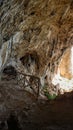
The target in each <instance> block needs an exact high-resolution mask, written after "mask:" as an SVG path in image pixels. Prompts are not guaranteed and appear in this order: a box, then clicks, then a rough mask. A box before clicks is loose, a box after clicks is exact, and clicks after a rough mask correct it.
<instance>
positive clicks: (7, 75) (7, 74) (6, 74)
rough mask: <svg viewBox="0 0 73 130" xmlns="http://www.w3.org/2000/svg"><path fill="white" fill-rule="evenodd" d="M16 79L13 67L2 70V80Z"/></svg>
mask: <svg viewBox="0 0 73 130" xmlns="http://www.w3.org/2000/svg"><path fill="white" fill-rule="evenodd" d="M16 77H17V71H16V69H15V68H14V67H13V66H11V65H10V66H6V67H5V68H4V70H3V75H2V79H8V80H10V79H15V78H16Z"/></svg>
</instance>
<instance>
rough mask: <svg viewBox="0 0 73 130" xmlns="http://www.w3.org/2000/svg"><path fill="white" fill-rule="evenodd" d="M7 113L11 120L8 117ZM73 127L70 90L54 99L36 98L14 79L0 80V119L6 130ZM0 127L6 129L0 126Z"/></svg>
mask: <svg viewBox="0 0 73 130" xmlns="http://www.w3.org/2000/svg"><path fill="white" fill-rule="evenodd" d="M11 115H13V116H14V118H15V119H11V118H10V117H11ZM14 120H16V121H17V122H18V124H17V125H18V127H19V128H20V130H73V93H71V94H70V93H69V94H65V95H63V96H59V97H58V98H57V99H55V100H52V101H51V100H43V99H37V98H36V97H35V96H34V95H33V94H30V93H28V92H27V91H24V89H23V88H20V87H18V86H17V84H16V82H14V81H6V82H5V83H4V81H3V82H2V83H0V122H4V121H6V122H7V125H8V127H7V130H13V129H16V130H19V128H18V127H15V126H16V125H14V123H13V122H14ZM0 130H6V128H5V127H4V126H0Z"/></svg>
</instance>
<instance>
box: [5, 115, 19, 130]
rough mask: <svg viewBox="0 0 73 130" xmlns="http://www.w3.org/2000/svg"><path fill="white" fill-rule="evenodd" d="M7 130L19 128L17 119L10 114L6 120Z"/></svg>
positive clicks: (17, 129)
mask: <svg viewBox="0 0 73 130" xmlns="http://www.w3.org/2000/svg"><path fill="white" fill-rule="evenodd" d="M7 125H8V130H21V128H20V126H19V123H18V120H17V119H16V117H15V116H14V115H10V117H9V119H8V120H7Z"/></svg>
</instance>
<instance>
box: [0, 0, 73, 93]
mask: <svg viewBox="0 0 73 130" xmlns="http://www.w3.org/2000/svg"><path fill="white" fill-rule="evenodd" d="M72 16H73V1H72V0H57V1H56V0H45V1H44V0H37V1H36V0H21V1H20V0H10V1H8V0H3V1H0V18H1V19H0V73H1V74H0V75H2V72H3V70H4V68H6V66H10V65H12V66H13V67H14V68H15V70H16V71H17V72H20V73H22V72H23V73H24V74H28V75H33V76H36V77H38V78H39V79H40V84H41V85H40V86H45V84H47V86H48V91H49V92H50V93H52V92H54V93H55V91H56V94H58V92H57V90H54V88H55V87H54V86H53V84H52V79H53V77H54V74H55V70H56V69H57V67H58V66H59V68H60V71H61V73H60V74H61V76H63V77H64V78H67V79H68V78H69V79H71V78H72V77H73V75H71V74H70V73H67V71H68V69H69V67H68V65H69V63H70V59H71V58H70V57H68V61H67V62H66V63H67V66H66V65H65V64H64V62H63V61H66V59H67V55H69V56H70V54H71V50H70V49H69V48H70V47H71V45H72V43H73V26H72V24H73V17H72ZM66 49H69V51H68V54H67V53H65V55H64V51H65V50H66ZM62 57H63V61H61V59H62ZM72 64H73V63H72ZM72 66H73V65H72ZM20 76H21V75H20V74H18V77H19V79H20ZM22 77H23V76H22ZM27 77H28V76H27ZM45 77H46V78H45ZM28 82H29V80H28ZM24 85H25V84H24ZM28 86H29V85H28ZM58 89H59V86H58Z"/></svg>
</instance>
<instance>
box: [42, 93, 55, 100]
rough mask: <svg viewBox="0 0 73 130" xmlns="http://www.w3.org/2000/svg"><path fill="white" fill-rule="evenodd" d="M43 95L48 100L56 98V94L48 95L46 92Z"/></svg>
mask: <svg viewBox="0 0 73 130" xmlns="http://www.w3.org/2000/svg"><path fill="white" fill-rule="evenodd" d="M44 93H45V96H46V97H47V98H48V99H49V100H54V99H55V98H56V94H53V95H51V94H49V93H48V92H47V91H46V92H44Z"/></svg>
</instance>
